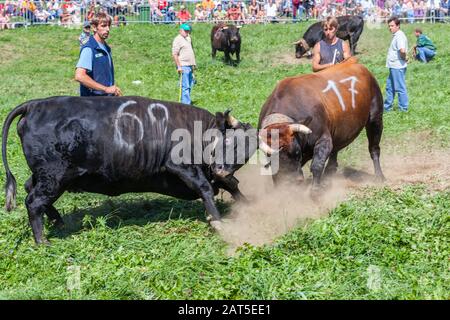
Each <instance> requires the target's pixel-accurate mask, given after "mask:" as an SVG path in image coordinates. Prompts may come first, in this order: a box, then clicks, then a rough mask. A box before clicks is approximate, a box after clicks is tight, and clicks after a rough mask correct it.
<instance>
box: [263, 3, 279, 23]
mask: <svg viewBox="0 0 450 320" xmlns="http://www.w3.org/2000/svg"><path fill="white" fill-rule="evenodd" d="M265 9H266V17H267V20H268V21H270V22H272V23H274V22H277V11H278V10H277V5H276V4H275V3H274V2H273V0H269V1H268V2H267V4H266V7H265Z"/></svg>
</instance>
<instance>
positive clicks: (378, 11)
mask: <svg viewBox="0 0 450 320" xmlns="http://www.w3.org/2000/svg"><path fill="white" fill-rule="evenodd" d="M449 1H450V0H248V1H234V0H191V1H166V0H77V1H69V0H47V1H45V0H6V1H2V0H0V28H1V29H4V28H10V27H14V25H20V24H21V23H22V24H23V23H27V24H33V23H54V24H60V25H66V26H69V25H80V24H82V23H83V22H85V21H90V19H91V18H92V17H93V15H94V14H95V13H96V12H100V11H105V12H106V13H108V14H109V15H110V16H112V17H113V19H114V20H113V24H114V25H116V26H117V25H120V24H126V23H127V22H133V21H138V22H153V23H173V22H186V21H194V22H202V21H224V20H229V21H234V22H236V23H241V24H247V23H258V22H264V23H267V22H281V21H291V20H292V21H294V22H295V21H301V20H305V19H319V20H323V19H325V18H326V17H328V16H341V15H362V16H363V17H364V18H365V19H373V20H375V19H387V18H388V17H390V16H397V17H399V18H403V19H404V20H406V21H407V22H410V23H412V22H414V21H417V20H418V21H422V22H424V21H425V20H428V19H430V20H432V21H439V22H447V21H448V15H449V7H450V5H449Z"/></svg>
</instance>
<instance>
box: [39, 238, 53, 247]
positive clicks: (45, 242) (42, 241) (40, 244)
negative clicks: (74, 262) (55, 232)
mask: <svg viewBox="0 0 450 320" xmlns="http://www.w3.org/2000/svg"><path fill="white" fill-rule="evenodd" d="M36 244H37V245H38V246H42V245H43V246H50V245H51V243H50V241H48V240H47V239H46V238H44V237H42V238H41V239H40V240H39V241H36Z"/></svg>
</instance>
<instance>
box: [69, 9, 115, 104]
mask: <svg viewBox="0 0 450 320" xmlns="http://www.w3.org/2000/svg"><path fill="white" fill-rule="evenodd" d="M111 22H112V19H111V17H110V16H109V15H108V14H106V13H105V12H100V13H98V14H96V15H95V16H94V18H93V19H92V21H91V26H92V27H93V29H94V35H93V36H90V37H89V40H88V41H87V42H86V43H85V44H84V45H83V46H82V47H81V49H80V58H79V60H78V63H77V66H76V70H75V80H77V81H78V82H79V83H80V95H81V96H121V95H122V91H121V90H120V88H119V87H118V86H116V85H115V82H114V64H113V58H112V55H111V48H110V47H109V46H108V45H107V44H106V39H107V38H108V36H109V30H110V28H111Z"/></svg>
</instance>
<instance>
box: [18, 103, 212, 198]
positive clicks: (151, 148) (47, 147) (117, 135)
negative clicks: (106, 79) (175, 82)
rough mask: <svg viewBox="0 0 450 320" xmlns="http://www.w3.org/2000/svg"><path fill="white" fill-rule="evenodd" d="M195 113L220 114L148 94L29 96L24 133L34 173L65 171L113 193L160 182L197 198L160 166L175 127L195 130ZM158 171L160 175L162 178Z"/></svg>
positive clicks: (76, 181)
mask: <svg viewBox="0 0 450 320" xmlns="http://www.w3.org/2000/svg"><path fill="white" fill-rule="evenodd" d="M195 121H197V123H199V124H201V126H202V130H206V129H207V128H208V127H211V126H213V125H214V116H213V115H212V114H210V113H209V112H208V111H206V110H203V109H200V108H196V107H192V106H187V105H183V104H179V103H173V102H164V101H159V100H152V99H146V98H142V97H54V98H48V99H44V100H35V101H32V102H30V105H29V108H28V112H27V113H26V115H25V116H24V117H23V118H22V119H21V120H20V122H19V134H20V136H21V140H22V145H23V150H24V154H25V157H26V159H27V162H28V165H29V167H30V169H31V171H32V172H33V174H35V175H40V176H42V173H43V172H48V174H49V175H54V176H57V177H58V178H61V177H62V178H61V180H62V182H63V183H67V189H69V190H74V191H76V190H80V191H81V190H85V191H91V192H98V193H105V194H111V195H114V194H120V193H124V192H137V191H153V189H155V190H154V191H156V189H157V188H160V189H162V191H166V192H160V193H165V194H169V193H170V192H172V193H175V194H174V195H175V196H178V197H182V196H181V195H182V194H183V192H188V193H189V194H188V195H187V198H192V196H194V195H192V191H190V190H188V189H187V188H186V187H185V186H184V184H183V183H182V182H181V181H176V182H177V183H178V185H180V186H179V187H175V188H173V182H174V181H172V180H173V179H175V178H173V177H166V176H164V175H161V170H163V167H164V163H165V161H166V160H167V159H168V157H169V156H170V150H171V148H172V144H173V143H174V142H172V141H171V134H172V132H173V131H174V130H176V129H184V130H186V131H187V132H190V133H193V130H194V123H195ZM155 175H161V177H160V179H159V181H158V180H156V181H155V179H154V177H155ZM152 177H153V179H152ZM165 185H166V187H164V186H165ZM169 186H171V187H169ZM149 189H151V190H149ZM158 192H159V191H158ZM185 198H186V197H185Z"/></svg>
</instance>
